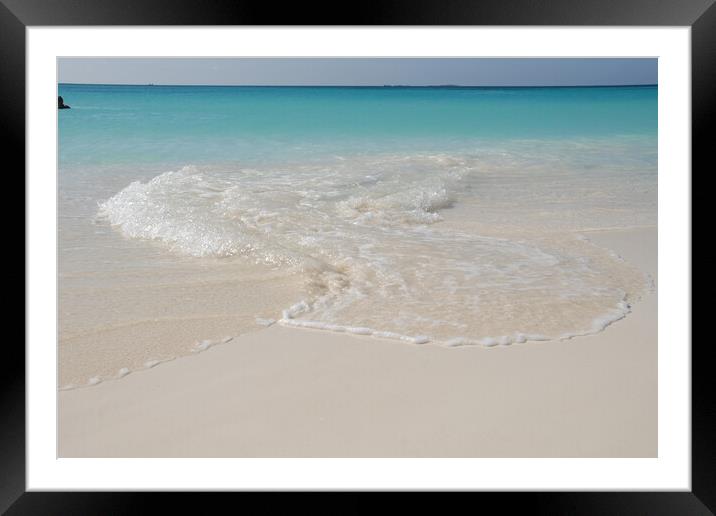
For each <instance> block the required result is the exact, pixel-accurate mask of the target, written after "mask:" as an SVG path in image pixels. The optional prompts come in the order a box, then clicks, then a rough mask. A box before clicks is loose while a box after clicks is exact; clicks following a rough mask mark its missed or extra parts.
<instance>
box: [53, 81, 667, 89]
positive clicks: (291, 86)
mask: <svg viewBox="0 0 716 516" xmlns="http://www.w3.org/2000/svg"><path fill="white" fill-rule="evenodd" d="M57 84H58V85H59V86H157V87H182V86H183V87H195V88H198V87H206V88H456V89H457V88H463V89H467V88H470V89H478V88H483V89H488V88H491V89H495V88H630V87H631V88H633V87H649V86H658V84H657V83H644V84H641V83H636V84H560V85H551V84H534V85H511V84H505V85H499V86H498V85H489V86H488V85H485V86H479V85H477V86H476V85H464V84H425V85H411V84H373V85H365V84H361V85H347V84H320V85H313V84H158V83H102V82H58V83H57Z"/></svg>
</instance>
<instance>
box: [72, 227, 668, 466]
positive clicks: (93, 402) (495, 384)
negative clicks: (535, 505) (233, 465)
mask: <svg viewBox="0 0 716 516" xmlns="http://www.w3.org/2000/svg"><path fill="white" fill-rule="evenodd" d="M585 235H586V236H588V238H589V239H591V240H592V241H593V242H595V243H597V244H599V245H602V246H605V247H608V248H610V249H613V250H614V251H615V252H617V253H618V254H620V255H621V256H622V257H623V258H624V259H626V260H627V261H629V262H630V263H632V264H634V265H636V266H638V267H639V268H641V269H642V270H643V271H644V272H645V273H647V274H649V275H651V276H652V278H653V279H654V281H656V272H657V231H656V228H647V229H630V230H617V231H597V232H590V233H585ZM58 397H59V400H58V403H59V407H58V409H59V429H58V433H59V456H61V457H655V456H656V455H657V295H656V292H655V291H654V292H647V293H645V294H644V296H643V298H642V300H641V301H638V302H636V303H635V304H634V306H633V312H632V313H631V314H630V315H629V316H628V317H627V318H625V319H623V320H621V321H618V322H616V323H614V324H612V325H611V326H609V327H608V328H607V329H606V330H605V331H604V332H602V333H600V334H598V335H594V336H588V337H578V338H573V339H570V340H565V341H550V342H528V343H525V344H515V345H512V346H504V347H496V348H489V349H488V348H482V347H464V348H443V347H438V346H433V345H430V344H426V345H422V346H421V345H412V344H406V343H402V342H398V341H391V340H379V339H375V338H371V337H359V336H351V335H346V334H340V333H328V332H320V331H313V330H304V329H295V328H285V327H281V326H272V327H270V328H267V329H265V330H261V331H257V332H255V333H252V334H247V335H244V336H241V337H239V338H237V339H235V340H233V341H231V342H230V343H228V344H223V345H218V346H215V347H213V348H211V349H209V350H208V351H206V352H203V353H200V354H197V355H195V356H189V357H184V358H180V359H176V360H174V361H172V362H169V363H166V364H162V365H161V366H158V367H155V368H153V369H150V370H146V371H141V372H137V373H133V374H130V375H128V376H127V377H125V378H123V379H121V380H115V381H107V382H104V383H101V384H99V385H96V386H93V387H86V388H81V389H75V390H69V391H61V392H59V393H58Z"/></svg>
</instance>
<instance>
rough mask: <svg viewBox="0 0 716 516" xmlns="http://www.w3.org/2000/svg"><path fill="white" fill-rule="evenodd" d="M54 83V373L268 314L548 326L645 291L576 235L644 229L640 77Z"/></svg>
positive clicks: (69, 380)
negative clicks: (342, 84) (385, 84)
mask: <svg viewBox="0 0 716 516" xmlns="http://www.w3.org/2000/svg"><path fill="white" fill-rule="evenodd" d="M60 94H61V95H63V97H64V98H65V101H66V102H67V103H68V104H70V105H72V110H65V111H63V112H60V113H59V124H60V167H59V168H60V169H59V216H60V223H59V247H60V249H59V253H60V307H59V310H60V359H61V360H60V362H61V365H60V385H62V386H70V385H81V384H85V383H87V382H88V381H91V382H92V383H95V382H97V381H100V380H102V379H106V378H112V377H117V376H120V375H119V373H118V372H119V371H120V370H122V369H126V370H128V371H131V370H135V369H137V368H141V367H147V366H148V364H153V363H155V362H156V361H162V360H167V359H171V358H173V357H176V356H179V355H183V354H187V353H191V352H193V351H201V350H203V349H206V348H208V347H210V346H211V345H213V344H215V343H220V342H222V341H226V340H227V339H229V338H230V337H233V336H235V335H238V334H241V333H244V332H246V331H252V330H257V329H260V328H261V327H263V326H265V325H266V324H271V323H273V322H274V321H276V322H278V323H280V324H285V325H291V326H302V327H311V328H319V329H326V330H331V331H349V332H353V333H358V334H366V335H373V336H377V337H385V338H399V339H403V340H405V341H408V342H412V343H428V342H431V343H437V344H442V345H469V344H481V345H484V346H493V345H498V344H509V343H513V342H524V341H526V340H545V339H553V338H567V337H570V336H574V335H580V334H586V333H592V332H596V331H601V330H602V329H603V328H604V327H605V326H606V325H608V324H609V323H611V322H613V321H616V320H618V319H620V318H622V317H624V316H625V315H626V314H628V312H629V305H630V303H632V302H633V301H634V300H635V299H636V298H638V295H639V292H640V291H641V290H642V289H643V288H644V285H645V278H644V277H643V276H642V275H641V273H639V272H638V271H637V270H636V269H634V268H633V267H631V266H630V265H629V264H628V263H625V262H624V261H623V260H621V259H620V258H619V257H617V256H615V255H614V254H613V253H611V252H609V251H608V250H604V249H600V248H598V247H596V246H594V245H592V244H591V243H590V242H589V241H588V240H586V239H584V238H582V237H581V236H580V233H579V232H580V231H581V230H585V229H597V228H611V227H628V226H647V225H655V224H656V198H657V150H656V95H657V91H656V88H655V87H636V88H628V87H618V88H519V89H515V88H504V89H500V88H485V89H482V88H467V89H463V88H442V89H441V88H416V89H409V88H224V87H222V88H214V87H203V88H202V87H127V86H124V87H119V86H74V85H72V86H70V85H61V86H60ZM66 114H69V116H66Z"/></svg>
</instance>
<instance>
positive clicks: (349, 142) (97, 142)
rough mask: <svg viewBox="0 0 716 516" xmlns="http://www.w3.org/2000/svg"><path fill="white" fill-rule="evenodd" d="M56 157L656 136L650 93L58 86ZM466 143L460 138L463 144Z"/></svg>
mask: <svg viewBox="0 0 716 516" xmlns="http://www.w3.org/2000/svg"><path fill="white" fill-rule="evenodd" d="M59 94H60V95H62V96H63V97H64V98H65V101H66V102H67V103H68V104H69V105H71V106H72V109H71V110H65V111H63V112H61V113H60V114H61V115H62V116H60V117H59V127H60V164H61V166H64V165H74V164H117V163H121V164H133V163H140V162H141V163H179V164H182V163H187V162H192V163H196V162H218V161H228V160H238V159H240V160H255V159H259V160H265V159H268V160H273V159H276V158H277V157H286V156H293V155H298V156H301V155H306V154H310V155H311V157H314V156H315V153H317V152H325V153H329V152H333V153H335V152H357V151H365V152H367V151H372V152H375V151H389V152H392V151H394V150H396V148H399V149H405V148H411V147H413V148H416V149H420V150H426V149H427V150H430V149H443V148H444V147H445V146H455V145H461V144H464V143H469V140H473V141H491V140H492V141H494V140H500V139H534V138H549V139H555V138H569V139H571V138H577V137H584V138H595V137H617V136H627V135H632V136H633V135H643V136H652V137H653V136H655V135H656V131H657V88H656V86H637V87H594V88H588V87H578V88H569V87H561V88H461V87H448V88H439V87H426V88H404V87H382V88H381V87H376V88H372V87H361V88H346V87H318V88H317V87H212V86H109V85H108V86H104V85H73V84H61V85H59ZM466 140H468V141H466Z"/></svg>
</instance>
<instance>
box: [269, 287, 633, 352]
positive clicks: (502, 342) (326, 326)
mask: <svg viewBox="0 0 716 516" xmlns="http://www.w3.org/2000/svg"><path fill="white" fill-rule="evenodd" d="M298 304H302V305H303V306H306V307H307V305H306V303H305V302H303V301H302V302H301V303H298ZM298 304H297V305H298ZM297 305H294V307H295V306H297ZM292 308H293V307H292ZM290 310H291V309H289V310H284V315H287V314H288V313H289V312H290ZM302 311H303V310H302ZM630 312H631V305H630V304H629V303H627V301H626V299H623V300H622V301H619V302H618V303H617V305H616V307H615V308H614V309H612V310H610V311H609V312H607V313H606V314H604V315H602V316H599V317H596V318H595V319H593V320H592V325H591V327H590V328H589V329H588V330H585V331H583V332H574V333H563V334H562V335H559V336H557V337H549V336H547V335H541V334H536V333H521V332H518V333H515V334H514V335H502V336H499V337H482V338H479V339H470V338H467V337H455V338H452V339H449V340H446V341H439V340H437V339H433V338H431V337H428V336H424V335H419V336H411V335H404V334H400V333H395V332H390V331H382V330H374V329H372V328H365V327H354V326H342V325H339V324H332V323H325V322H321V321H311V320H297V319H294V318H293V317H283V318H282V319H280V320H279V321H277V322H278V323H279V324H281V325H282V326H288V327H293V328H308V329H313V330H322V331H332V332H339V333H351V334H354V335H369V336H372V337H378V338H384V339H393V340H401V341H404V342H410V343H413V344H425V343H428V342H433V343H434V344H437V345H439V346H443V347H448V348H455V347H463V346H482V347H484V348H493V347H497V346H510V345H512V344H523V343H525V342H528V341H534V342H540V341H550V340H567V339H572V338H574V337H585V336H588V335H595V334H597V333H601V332H602V331H604V330H605V329H606V328H607V327H608V326H609V325H611V324H613V323H615V322H617V321H619V320H621V319H624V318H625V317H626V316H627V315H628V314H629V313H630Z"/></svg>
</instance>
